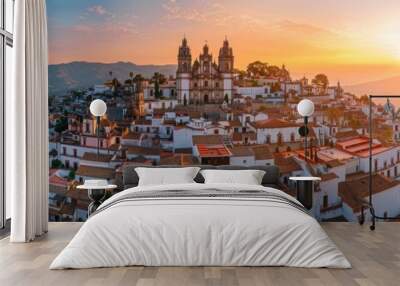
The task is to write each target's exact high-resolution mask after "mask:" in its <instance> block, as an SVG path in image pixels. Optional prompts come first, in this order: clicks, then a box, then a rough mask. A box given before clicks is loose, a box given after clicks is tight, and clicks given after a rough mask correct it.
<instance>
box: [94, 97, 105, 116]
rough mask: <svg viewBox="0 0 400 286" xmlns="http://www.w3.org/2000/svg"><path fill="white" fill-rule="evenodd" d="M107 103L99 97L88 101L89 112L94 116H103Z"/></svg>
mask: <svg viewBox="0 0 400 286" xmlns="http://www.w3.org/2000/svg"><path fill="white" fill-rule="evenodd" d="M106 111H107V105H106V103H105V102H104V101H103V100H101V99H95V100H93V101H92V103H90V113H91V114H92V115H94V116H103V115H104V114H106Z"/></svg>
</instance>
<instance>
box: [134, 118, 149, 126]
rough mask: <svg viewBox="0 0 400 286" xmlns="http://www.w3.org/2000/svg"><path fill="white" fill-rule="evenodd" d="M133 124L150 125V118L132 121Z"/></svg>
mask: <svg viewBox="0 0 400 286" xmlns="http://www.w3.org/2000/svg"><path fill="white" fill-rule="evenodd" d="M134 124H135V125H151V120H145V119H139V120H135V121H134Z"/></svg>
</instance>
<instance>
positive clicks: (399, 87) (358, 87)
mask: <svg viewBox="0 0 400 286" xmlns="http://www.w3.org/2000/svg"><path fill="white" fill-rule="evenodd" d="M344 89H345V91H348V92H351V93H354V94H355V95H357V96H361V95H364V94H375V95H400V76H395V77H391V78H387V79H382V80H375V81H369V82H365V83H361V84H355V85H349V86H345V87H344Z"/></svg>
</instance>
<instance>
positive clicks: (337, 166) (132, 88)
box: [47, 0, 400, 221]
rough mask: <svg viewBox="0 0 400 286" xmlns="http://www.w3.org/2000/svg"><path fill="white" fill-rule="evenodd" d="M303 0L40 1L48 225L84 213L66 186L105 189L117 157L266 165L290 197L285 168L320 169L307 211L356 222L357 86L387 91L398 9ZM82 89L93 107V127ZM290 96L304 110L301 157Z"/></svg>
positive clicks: (387, 147)
mask: <svg viewBox="0 0 400 286" xmlns="http://www.w3.org/2000/svg"><path fill="white" fill-rule="evenodd" d="M311 2H313V4H312V6H310V5H311V4H310V1H306V0H301V1H296V3H293V1H290V2H289V1H268V3H266V2H265V1H249V2H248V3H247V5H246V7H243V5H242V4H241V1H236V0H234V1H209V0H201V1H175V0H174V1H172V0H169V1H168V0H157V1H151V2H143V1H127V0H118V1H105V0H92V1H56V0H48V1H47V10H48V29H49V63H50V65H49V110H50V114H49V138H50V142H49V150H50V152H49V164H50V170H49V174H50V178H49V184H50V193H49V203H50V209H49V219H50V220H52V221H84V220H86V218H87V209H88V205H89V202H90V201H89V198H88V195H87V191H86V190H81V189H78V188H77V186H78V185H80V184H82V183H83V182H84V181H85V180H86V179H96V178H97V179H105V180H107V181H108V182H109V183H110V184H116V185H117V186H118V188H116V189H114V190H113V192H118V191H120V190H121V189H120V188H121V170H122V168H123V167H124V166H126V165H182V166H184V165H193V164H211V165H241V166H251V165H277V166H278V167H279V169H280V181H281V187H282V189H283V190H284V191H286V192H287V193H289V194H292V195H294V194H295V186H294V181H292V180H290V179H289V178H290V177H292V176H316V177H320V178H321V181H320V183H319V184H317V185H316V187H315V189H314V193H313V207H312V213H313V214H314V216H315V217H316V218H317V219H319V220H335V221H357V220H358V218H359V216H360V212H361V203H360V201H362V200H363V199H366V198H367V195H368V193H367V190H368V187H367V186H368V177H367V172H368V171H369V165H368V164H369V161H368V160H369V158H368V137H367V136H368V134H367V132H368V129H367V126H368V97H367V96H366V95H367V94H374V93H375V94H387V93H396V92H397V93H398V94H400V84H399V83H400V77H399V75H400V45H399V43H400V41H399V39H398V33H397V32H398V28H399V27H398V24H397V23H398V21H397V20H398V17H397V16H398V15H397V12H396V11H398V9H396V1H387V3H386V2H385V6H384V7H382V5H380V6H379V9H378V7H375V6H376V4H375V5H374V1H363V3H364V4H363V5H362V7H360V6H357V9H358V13H357V15H354V14H353V13H351V11H352V10H353V8H354V7H353V6H355V5H356V4H357V2H358V1H345V2H340V3H339V2H337V1H311ZM383 14H384V15H385V21H384V22H385V23H386V24H385V25H384V24H383V23H382V15H383ZM329 19H330V20H329ZM396 25H397V26H396ZM95 99H102V100H103V101H104V102H106V104H107V112H106V114H105V115H104V116H102V117H101V119H100V120H99V121H97V120H96V118H95V117H93V115H92V114H91V113H90V110H89V105H90V103H91V102H92V101H93V100H95ZM302 99H309V100H311V101H313V103H314V105H315V111H314V113H313V114H312V115H311V116H310V118H309V120H308V123H309V124H308V128H309V134H308V149H307V153H306V152H305V149H304V148H305V144H304V137H302V136H301V135H300V133H301V132H299V128H300V127H301V126H302V125H303V120H304V119H303V118H302V117H301V116H300V115H299V113H298V112H297V109H296V107H297V104H298V103H299V102H300V101H301V100H302ZM396 106H398V103H397V102H395V101H394V102H393V103H385V101H382V102H381V101H376V102H374V105H373V114H374V121H373V126H374V143H373V154H374V157H373V171H374V175H373V180H374V189H373V192H374V200H375V204H376V211H377V213H378V214H379V215H380V216H397V215H400V208H399V205H400V183H399V181H398V180H397V179H398V176H399V174H400V169H399V167H400V147H399V145H398V142H399V141H400V129H399V126H400V121H399V117H398V112H395V111H396ZM97 130H99V134H97V133H96V131H97ZM97 135H98V137H97ZM305 154H308V156H307V158H305ZM108 195H111V193H109V194H108Z"/></svg>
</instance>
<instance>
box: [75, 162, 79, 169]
mask: <svg viewBox="0 0 400 286" xmlns="http://www.w3.org/2000/svg"><path fill="white" fill-rule="evenodd" d="M74 170H78V162H74Z"/></svg>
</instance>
